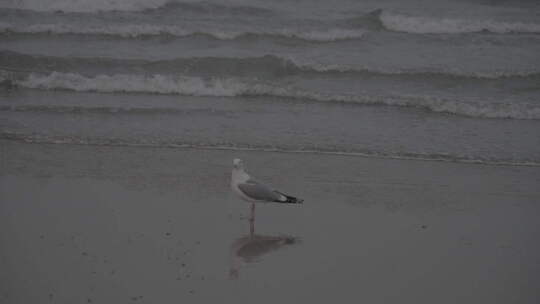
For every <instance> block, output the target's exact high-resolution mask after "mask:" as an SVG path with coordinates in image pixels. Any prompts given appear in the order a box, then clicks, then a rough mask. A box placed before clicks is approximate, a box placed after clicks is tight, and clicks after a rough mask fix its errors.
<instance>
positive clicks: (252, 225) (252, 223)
mask: <svg viewBox="0 0 540 304" xmlns="http://www.w3.org/2000/svg"><path fill="white" fill-rule="evenodd" d="M254 233H255V203H251V214H250V217H249V235H250V236H253V234H254Z"/></svg>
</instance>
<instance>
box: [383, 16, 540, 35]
mask: <svg viewBox="0 0 540 304" xmlns="http://www.w3.org/2000/svg"><path fill="white" fill-rule="evenodd" d="M380 19H381V21H382V24H383V26H384V27H385V28H386V29H388V30H392V31H398V32H407V33H417V34H428V33H432V34H459V33H473V32H481V31H489V32H493V33H501V34H506V33H540V24H539V23H523V22H503V21H495V20H471V19H449V18H431V17H423V16H422V17H421V16H409V15H404V14H397V13H392V12H388V11H382V12H381V14H380Z"/></svg>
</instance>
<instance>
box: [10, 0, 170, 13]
mask: <svg viewBox="0 0 540 304" xmlns="http://www.w3.org/2000/svg"><path fill="white" fill-rule="evenodd" d="M168 1H169V0H6V1H0V7H3V8H16V9H27V10H34V11H59V10H61V11H65V12H98V11H111V10H122V11H138V10H144V9H151V8H157V7H160V6H163V5H165V4H166V3H167V2H168Z"/></svg>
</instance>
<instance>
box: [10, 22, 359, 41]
mask: <svg viewBox="0 0 540 304" xmlns="http://www.w3.org/2000/svg"><path fill="white" fill-rule="evenodd" d="M0 32H11V33H20V34H58V35H61V34H78V35H109V36H119V37H123V38H136V37H141V36H159V35H170V36H176V37H188V36H195V35H203V36H209V37H212V38H214V39H219V40H233V39H241V38H248V37H265V36H275V37H285V38H293V39H300V40H306V41H314V42H332V41H339V40H349V39H360V38H362V37H363V36H364V34H365V31H364V30H362V29H345V28H330V29H321V30H299V29H298V30H297V29H276V30H271V29H270V30H260V31H257V30H253V31H235V30H219V29H189V28H184V27H182V26H179V25H167V24H88V25H85V26H81V25H77V24H69V23H43V24H29V25H15V24H10V23H2V22H0Z"/></svg>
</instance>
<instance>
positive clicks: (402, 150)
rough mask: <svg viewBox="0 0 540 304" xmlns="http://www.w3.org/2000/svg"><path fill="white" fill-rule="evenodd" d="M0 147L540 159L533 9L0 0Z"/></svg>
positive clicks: (539, 22) (383, 2)
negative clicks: (5, 143)
mask: <svg viewBox="0 0 540 304" xmlns="http://www.w3.org/2000/svg"><path fill="white" fill-rule="evenodd" d="M0 84H1V85H0V138H1V139H10V140H16V141H25V142H45V143H57V144H81V145H133V146H160V147H161V146H162V147H200V148H208V149H239V150H244V149H248V150H272V151H283V152H294V153H335V154H352V155H362V156H368V157H387V158H408V159H422V160H435V161H456V162H471V163H483V164H506V165H527V166H538V165H540V2H538V1H514V2H510V1H487V0H486V1H480V0H461V1H440V0H438V1H420V0H418V1H398V0H378V1H348V0H340V1H292V0H280V1H240V0H237V1H227V2H224V1H189V2H188V1H173V0H171V1H167V0H154V1H142V0H116V1H112V0H100V1H83V0H79V1H73V0H3V1H0Z"/></svg>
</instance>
